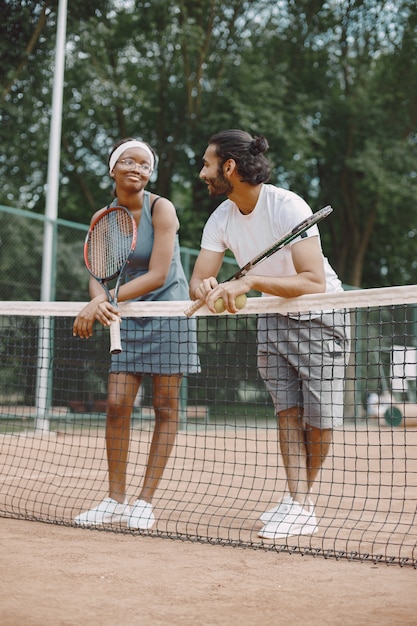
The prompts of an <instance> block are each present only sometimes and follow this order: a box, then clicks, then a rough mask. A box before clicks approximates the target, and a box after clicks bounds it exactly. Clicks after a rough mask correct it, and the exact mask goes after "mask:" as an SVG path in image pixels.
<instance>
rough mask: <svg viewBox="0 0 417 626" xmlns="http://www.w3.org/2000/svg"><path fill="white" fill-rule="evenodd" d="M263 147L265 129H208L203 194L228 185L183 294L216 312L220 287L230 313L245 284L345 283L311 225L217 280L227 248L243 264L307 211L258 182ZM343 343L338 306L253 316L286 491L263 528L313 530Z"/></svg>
mask: <svg viewBox="0 0 417 626" xmlns="http://www.w3.org/2000/svg"><path fill="white" fill-rule="evenodd" d="M267 149H268V142H267V140H266V139H265V138H264V137H254V138H253V137H251V135H249V134H248V133H246V132H244V131H242V130H227V131H223V132H219V133H217V134H215V135H213V136H212V137H211V139H210V140H209V145H208V147H207V149H206V151H205V154H204V157H203V167H202V169H201V172H200V178H201V179H202V180H203V181H204V182H205V183H206V184H207V187H208V191H209V194H210V196H212V197H217V196H220V195H226V196H227V200H225V201H224V202H223V203H222V204H220V206H219V207H218V208H217V209H216V210H215V211H214V212H213V214H212V215H211V216H210V218H209V219H208V221H207V223H206V225H205V227H204V231H203V236H202V242H201V251H200V254H199V256H198V258H197V261H196V264H195V267H194V271H193V274H192V277H191V280H190V297H191V298H192V299H203V300H205V301H206V304H207V306H208V308H209V309H210V310H211V311H212V312H213V313H214V312H215V308H214V303H215V301H216V300H217V299H218V298H220V297H222V298H223V300H224V303H225V307H226V309H227V310H228V311H229V312H230V313H237V310H238V309H237V307H236V304H235V299H236V297H237V296H238V295H240V294H242V293H247V292H248V291H250V290H251V289H254V290H257V291H260V292H262V294H268V295H275V296H281V297H288V298H289V297H291V298H292V297H297V296H301V295H303V294H313V293H322V292H332V291H333V292H334V291H342V285H341V283H340V280H339V279H338V277H337V276H336V274H335V272H334V271H333V269H332V268H331V266H330V265H329V263H328V261H327V259H326V258H325V257H324V256H323V252H322V249H321V243H320V237H319V232H318V229H317V226H313V227H312V228H311V229H310V230H308V231H307V233H305V234H304V235H303V236H301V237H300V238H297V239H295V240H294V241H293V242H292V244H291V245H288V246H286V247H285V248H283V249H282V250H281V251H279V252H277V253H276V254H275V255H272V256H271V257H270V258H269V259H266V260H264V261H263V262H262V263H261V264H259V266H257V267H256V268H254V269H253V270H251V272H249V273H248V274H246V276H244V277H242V278H240V279H238V280H233V281H230V282H226V283H222V284H218V282H217V280H216V276H217V274H218V271H219V269H220V267H221V264H222V261H223V256H224V253H225V251H226V249H230V250H231V251H232V252H233V254H234V255H235V258H236V260H237V262H238V264H239V266H242V265H244V264H245V263H246V262H247V261H249V260H250V259H251V258H253V257H255V256H256V255H257V254H259V253H260V252H262V250H264V249H265V248H267V247H268V246H270V245H271V244H272V243H273V242H274V241H275V240H277V239H280V238H281V237H282V236H283V235H284V234H286V233H287V232H289V231H290V230H292V229H293V227H294V226H296V225H297V224H298V223H299V222H301V221H302V220H303V219H305V218H306V217H307V216H309V215H311V209H310V208H309V206H308V205H307V204H306V203H305V202H304V200H302V198H300V197H299V196H297V195H296V194H295V193H293V192H291V191H287V190H285V189H280V188H278V187H275V186H273V185H268V184H265V183H266V181H268V180H269V173H270V163H269V161H268V159H267V158H266V156H265V154H264V153H265V152H266V151H267ZM347 352H348V334H347V328H346V324H345V319H344V315H343V314H342V313H341V312H340V313H339V312H332V314H322V313H317V314H314V313H313V314H309V315H304V316H303V315H301V316H300V315H296V316H291V315H279V314H273V315H271V314H270V315H261V316H259V321H258V368H259V372H260V374H261V376H262V378H263V379H264V381H265V383H266V386H267V389H268V391H269V392H270V394H271V398H272V400H273V402H274V406H275V409H276V413H277V416H278V432H279V444H280V450H281V455H282V459H283V463H284V466H285V471H286V477H287V483H288V492H289V493H287V494H285V495H284V497H283V498H282V500H281V501H280V502H279V503H278V506H276V507H274V508H273V509H271V510H270V511H267V512H265V513H264V514H263V515H262V516H261V520H262V522H263V523H264V526H263V528H262V530H261V531H260V532H259V536H260V537H262V538H265V539H280V538H285V537H287V536H291V535H302V534H313V533H316V532H317V530H318V525H317V519H316V515H315V512H314V505H313V502H312V499H311V488H312V485H313V483H314V480H315V479H316V477H317V474H318V472H319V470H320V468H321V466H322V464H323V462H324V460H325V458H326V456H327V454H328V451H329V447H330V444H331V441H332V429H333V428H334V427H335V426H339V425H340V424H341V423H342V419H343V388H344V373H345V365H346V357H347Z"/></svg>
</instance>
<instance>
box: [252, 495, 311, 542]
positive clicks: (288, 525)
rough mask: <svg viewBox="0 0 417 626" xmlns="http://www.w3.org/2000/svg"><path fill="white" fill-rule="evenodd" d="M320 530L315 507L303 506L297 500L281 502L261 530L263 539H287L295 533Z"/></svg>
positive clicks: (308, 533)
mask: <svg viewBox="0 0 417 626" xmlns="http://www.w3.org/2000/svg"><path fill="white" fill-rule="evenodd" d="M317 531H318V526H317V519H316V515H315V513H314V508H313V507H312V506H310V509H309V510H308V509H306V508H303V507H302V506H301V504H299V503H298V502H296V501H295V500H292V499H291V500H290V501H288V499H287V501H286V502H284V501H283V502H281V503H280V505H279V506H278V509H277V510H276V511H275V513H274V514H273V517H272V519H270V521H268V522H267V523H266V524H265V526H264V527H263V528H262V529H261V530H260V531H259V533H258V536H259V537H262V538H263V539H285V537H290V536H293V535H314V533H316V532H317Z"/></svg>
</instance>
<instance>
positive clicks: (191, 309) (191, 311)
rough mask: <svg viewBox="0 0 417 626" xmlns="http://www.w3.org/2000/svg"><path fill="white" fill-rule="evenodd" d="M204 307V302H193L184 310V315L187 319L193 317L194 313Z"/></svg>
mask: <svg viewBox="0 0 417 626" xmlns="http://www.w3.org/2000/svg"><path fill="white" fill-rule="evenodd" d="M204 305H205V301H204V300H194V302H193V303H192V305H191V306H189V307H188V309H185V311H184V313H185V315H186V316H187V317H191V316H192V315H194V313H195V312H196V311H198V309H201V307H202V306H204Z"/></svg>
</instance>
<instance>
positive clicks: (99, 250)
mask: <svg viewBox="0 0 417 626" xmlns="http://www.w3.org/2000/svg"><path fill="white" fill-rule="evenodd" d="M133 238H134V225H133V222H132V219H131V217H130V216H129V215H128V214H127V213H126V212H125V211H121V210H114V211H111V212H108V213H106V214H104V215H103V216H102V217H101V218H100V219H99V220H98V221H97V223H96V224H95V225H94V227H93V229H92V230H91V232H90V237H89V241H88V253H87V260H88V264H89V267H90V270H91V271H92V272H93V274H95V275H96V276H98V277H100V278H102V279H110V278H112V277H114V276H115V275H117V274H118V273H119V271H120V269H121V268H122V266H123V264H124V263H125V261H126V259H127V258H128V257H129V254H130V252H131V249H132V243H133Z"/></svg>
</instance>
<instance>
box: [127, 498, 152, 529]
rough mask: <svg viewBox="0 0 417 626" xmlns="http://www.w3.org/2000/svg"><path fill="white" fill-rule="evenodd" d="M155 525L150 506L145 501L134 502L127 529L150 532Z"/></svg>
mask: <svg viewBox="0 0 417 626" xmlns="http://www.w3.org/2000/svg"><path fill="white" fill-rule="evenodd" d="M154 524H155V515H154V514H153V510H152V504H150V503H149V502H145V500H136V501H135V502H134V503H133V506H132V510H131V512H130V517H129V520H128V522H127V527H128V528H131V529H132V530H150V529H151V528H152V526H153V525H154Z"/></svg>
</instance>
